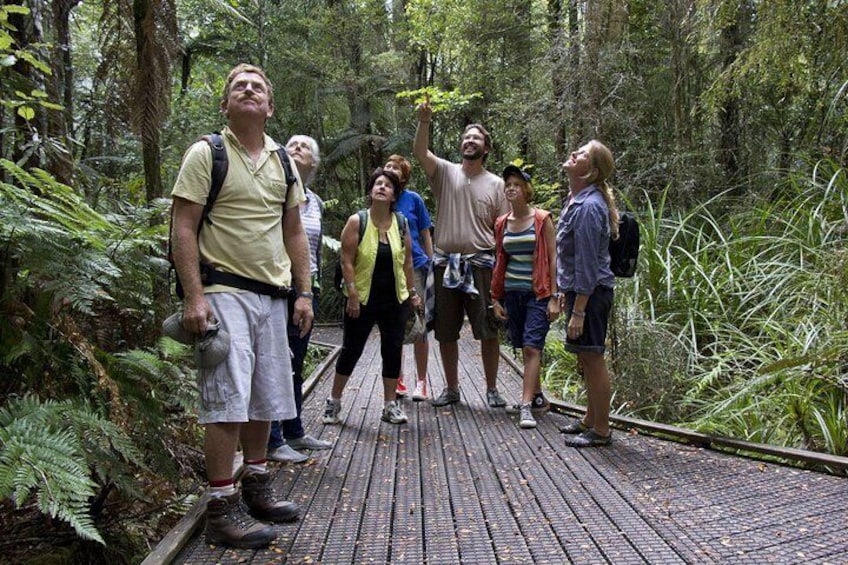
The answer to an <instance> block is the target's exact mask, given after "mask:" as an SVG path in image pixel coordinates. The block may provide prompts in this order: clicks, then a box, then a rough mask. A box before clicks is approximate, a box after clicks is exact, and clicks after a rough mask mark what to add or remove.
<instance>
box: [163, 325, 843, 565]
mask: <svg viewBox="0 0 848 565" xmlns="http://www.w3.org/2000/svg"><path fill="white" fill-rule="evenodd" d="M376 335H377V334H376V332H375V334H374V335H373V336H372V338H371V339H370V340H369V342H368V345H367V347H366V350H365V353H364V354H363V358H362V360H361V361H360V363H359V365H358V366H357V368H356V370H355V371H354V374H353V375H352V376H351V380H350V383H349V386H348V388H347V390H346V391H345V395H344V399H343V408H342V414H341V416H342V419H343V422H344V423H343V425H342V426H324V425H322V424H321V421H320V419H321V414H322V412H323V403H324V399H325V398H326V397H327V396H329V393H330V388H331V384H332V367H330V369H329V370H328V372H327V374H326V375H324V377H323V378H322V379H321V380H319V381H317V383H316V385H315V390H314V391H313V393H312V394H310V395H309V396H307V398H306V399H305V402H304V412H303V420H304V425H305V427H306V429H307V431H308V432H309V433H311V434H312V435H315V436H318V437H321V438H322V439H329V440H334V441H335V444H334V446H333V448H332V449H331V450H329V451H317V452H313V453H312V455H313V458H312V460H311V461H310V463H307V464H303V465H282V466H281V465H277V464H274V465H273V466H272V469H274V470H275V471H276V473H277V475H276V477H275V483H274V486H275V488H276V489H277V491H278V492H279V493H280V494H281V495H283V496H285V497H289V498H290V499H292V500H295V501H296V502H298V504H300V505H301V507H302V508H303V518H302V519H301V520H300V521H299V522H297V523H295V524H286V525H282V526H280V527H279V532H280V535H279V538H278V539H277V541H276V542H275V544H274V545H272V547H270V548H268V549H266V550H260V551H245V550H232V549H225V548H212V547H210V546H208V545H206V544H205V543H204V542H203V540H202V537H197V538H196V539H195V541H193V542H192V543H190V544H189V545H188V546H187V547H186V549H185V550H184V551H183V553H182V554H181V556H180V558H179V559H178V560H177V561H178V562H180V563H257V564H259V563H262V564H269V563H326V564H331V563H332V564H335V563H415V564H418V563H427V564H455V563H556V564H559V563H565V562H572V563H591V564H595V563H614V564H616V565H618V564H621V563H634V564H635V563H658V564H663V563H669V564H671V563H675V564H676V563H710V562H716V563H750V562H757V563H787V562H811V563H844V562H848V541H846V539H845V536H844V532H845V531H846V529H848V509H846V505H845V503H844V501H845V500H848V481H846V479H845V478H840V477H835V476H829V475H824V474H820V473H814V472H810V471H804V470H799V469H794V468H790V467H784V466H781V465H776V464H773V463H761V462H758V461H754V460H750V459H746V458H742V457H736V456H732V455H730V454H726V453H717V452H715V451H710V450H707V449H702V448H699V447H694V446H691V445H684V444H676V443H672V442H668V441H664V440H660V439H657V438H653V437H649V436H644V435H640V434H637V433H628V432H627V431H622V430H616V432H615V434H616V435H615V439H616V441H615V443H614V445H613V446H611V447H609V448H604V449H594V450H593V449H589V450H576V449H573V448H568V447H566V446H565V445H564V443H563V441H562V440H563V436H562V435H561V434H560V433H559V432H558V430H557V427H558V425H560V424H563V423H565V422H567V421H569V418H566V417H564V416H561V415H558V414H553V413H549V414H544V415H540V416H538V417H537V421H538V427H537V428H536V429H535V430H521V429H519V428H518V426H517V420H516V419H515V418H514V417H510V416H508V415H506V414H504V411H503V409H490V408H489V407H488V406H487V405H486V399H485V379H484V377H483V371H482V361H481V358H480V350H479V343H478V342H475V341H473V340H470V339H467V336H465V337H464V338H463V339H462V340H461V341H460V383H461V387H462V395H463V402H462V403H461V404H459V405H454V406H450V407H445V408H433V407H432V406H431V405H430V404H429V403H427V402H425V403H420V402H419V403H414V402H411V401H409V400H407V401H404V409H405V410H406V412H407V415H408V416H409V420H410V421H409V423H408V424H407V425H401V426H395V425H390V424H387V423H384V422H381V421H380V411H381V409H382V404H383V393H382V382H381V378H380V374H381V370H380V367H381V359H380V355H379V345H378V340H377V339H376ZM428 369H429V376H430V383H429V384H430V392H431V395H433V396H436V395H437V394H438V393H439V392H440V391H441V389H442V387H443V386H444V374H443V371H442V368H441V363H440V360H439V357H438V347H437V346H435V343H434V346H433V347H432V349H431V357H430V364H429V367H428ZM404 372H405V374H406V375H408V376H409V378H408V379H407V380H408V384H414V377H413V375H415V371H414V360H413V358H412V355H411V348H407V356H406V358H405V360H404ZM498 385H499V387H500V388H501V392H502V394H503V395H504V397H505V398H507V400H508V401H509V402H515V401H516V400H518V399H519V398H520V394H521V382H520V377H519V376H518V375H516V374H515V372H514V370H513V369H512V368H511V367H509V366H508V364H507V363H501V366H500V370H499V378H498ZM411 388H412V386H410V389H411Z"/></svg>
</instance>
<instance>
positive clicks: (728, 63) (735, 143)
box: [718, 0, 748, 196]
mask: <svg viewBox="0 0 848 565" xmlns="http://www.w3.org/2000/svg"><path fill="white" fill-rule="evenodd" d="M747 13H748V7H747V5H746V2H745V0H742V1H741V2H740V3H739V5H738V6H737V7H736V10H735V14H734V15H733V18H732V20H731V21H730V22H729V23H727V24H726V25H725V26H724V27H723V28H722V30H721V37H720V49H721V58H722V69H723V72H724V73H725V74H726V75H727V76H728V77H729V78H728V79H727V82H726V83H725V85H724V98H723V102H722V105H721V108H720V110H719V115H718V119H719V127H720V130H719V155H718V158H719V164H720V165H721V167H722V169H723V171H724V175H725V180H726V186H729V187H730V188H731V189H732V190H733V192H734V193H735V194H736V195H737V196H739V195H740V194H741V193H742V191H743V187H742V185H741V181H742V169H741V165H740V143H739V140H740V137H741V131H740V127H741V125H740V109H739V106H740V99H739V95H738V94H736V90H737V89H736V88H735V86H736V80H735V79H734V78H733V74H732V73H731V72H730V71H731V68H732V66H733V64H734V63H735V62H736V59H737V57H738V56H739V53H740V52H741V50H742V47H743V43H744V32H743V28H744V25H745V21H746V17H747Z"/></svg>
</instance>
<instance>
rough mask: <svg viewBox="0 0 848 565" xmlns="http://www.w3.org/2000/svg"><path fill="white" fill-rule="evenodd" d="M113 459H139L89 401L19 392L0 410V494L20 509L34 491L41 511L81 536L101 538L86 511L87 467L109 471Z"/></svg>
mask: <svg viewBox="0 0 848 565" xmlns="http://www.w3.org/2000/svg"><path fill="white" fill-rule="evenodd" d="M118 458H123V459H124V460H128V461H134V462H136V463H138V462H139V461H140V456H139V454H138V453H137V452H136V450H135V449H134V448H133V446H132V444H131V442H130V440H129V438H128V437H127V436H126V435H125V434H124V433H123V432H122V431H121V430H120V429H119V428H117V427H116V426H115V425H114V424H112V423H111V422H109V421H108V420H105V419H103V418H101V417H99V416H97V415H96V414H94V413H93V412H92V410H91V407H89V406H86V405H76V404H75V403H74V402H72V401H70V400H66V401H61V402H58V401H53V400H48V401H44V402H42V401H41V400H39V399H38V398H36V397H34V396H24V397H20V398H13V399H11V400H10V401H9V402H8V403H7V404H6V405H5V406H4V407H3V408H2V409H0V497H2V498H9V499H11V500H12V501H14V503H15V506H16V507H18V508H21V507H22V506H24V504H26V502H27V500H28V498H29V497H30V495H31V494H33V493H35V499H36V505H37V506H38V509H39V510H40V511H41V512H43V513H44V514H47V515H49V516H51V517H53V518H59V519H61V520H63V521H65V522H67V523H68V524H70V525H71V526H72V527H73V528H74V530H75V531H76V532H77V534H78V535H79V536H81V537H83V538H85V539H90V540H95V541H98V542H100V543H104V542H103V538H102V537H101V535H100V533H99V532H98V531H97V528H96V527H95V525H94V522H93V520H92V518H91V515H90V514H89V504H90V501H89V499H90V498H92V497H93V496H94V495H95V488H96V486H97V485H96V483H95V482H94V481H93V480H92V478H91V476H90V474H91V471H94V472H95V473H96V474H98V475H100V476H112V475H114V473H115V468H114V462H115V461H116V460H117V459H118ZM124 479H125V480H124V482H125V483H127V484H130V483H131V479H132V477H131V476H130V477H124Z"/></svg>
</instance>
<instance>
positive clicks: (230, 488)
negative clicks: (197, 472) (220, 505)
mask: <svg viewBox="0 0 848 565" xmlns="http://www.w3.org/2000/svg"><path fill="white" fill-rule="evenodd" d="M235 493H236V485H234V484H231V485H227V486H225V487H209V496H212V497H214V498H222V497H225V496H230V495H231V494H235Z"/></svg>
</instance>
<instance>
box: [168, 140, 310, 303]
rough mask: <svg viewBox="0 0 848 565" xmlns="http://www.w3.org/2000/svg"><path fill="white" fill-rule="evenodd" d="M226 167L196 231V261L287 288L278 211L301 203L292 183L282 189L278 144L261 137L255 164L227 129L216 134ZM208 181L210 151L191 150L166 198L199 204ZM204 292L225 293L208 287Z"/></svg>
mask: <svg viewBox="0 0 848 565" xmlns="http://www.w3.org/2000/svg"><path fill="white" fill-rule="evenodd" d="M222 137H223V139H224V146H225V147H226V149H227V160H228V163H229V167H228V171H227V177H226V179H225V180H224V184H223V186H222V187H221V192H220V193H219V194H218V198H217V199H216V200H215V205H214V206H213V207H212V211H211V213H210V214H209V218H210V220H212V223H211V224H209V223H205V224H204V226H203V229H201V231H200V237H199V240H198V242H199V246H200V258H201V261H203V262H204V263H208V264H210V265H212V266H213V267H214V268H215V269H217V270H220V271H223V272H227V273H233V274H237V275H241V276H243V277H247V278H250V279H254V280H257V281H261V282H264V283H268V284H272V285H275V286H290V285H291V260H290V259H289V256H288V254H287V253H286V248H285V245H284V244H283V223H282V218H283V214H282V211H283V208H284V207H285V208H286V209H290V208H295V207H297V206H299V205H300V203H301V202H304V201H305V200H306V198H305V195H304V190H303V184H302V183H301V181H300V176H299V175H298V172H297V167H295V166H292V170H293V172H294V174H295V176H296V177H297V179H298V181H297V183H296V184H295V186H293V187H291V189H290V190H287V187H286V183H285V172H284V170H283V167H282V165H281V164H280V161H279V159H277V157H276V156H275V155H274V152H275V151H276V149H277V147H278V145H277V143H276V142H275V141H274V140H272V139H271V138H270V137H269V136H267V135H266V136H265V147H264V148H263V149H262V154H261V156H260V157H259V159H258V161H257V162H256V163H254V162H253V160H252V159H251V158H250V156H249V155H248V153H247V151H246V150H245V149H244V148H243V147H242V146H241V144H240V143H239V141H238V139H237V138H236V137H235V135H233V134H232V132H230V131H229V129H227V128H224V130H223V132H222ZM211 182H212V150H211V148H210V147H209V144H208V143H207V142H206V141H199V142H197V143H195V144H194V145H192V146H191V147H190V148H189V149H188V151H187V152H186V154H185V157H184V158H183V163H182V166H181V167H180V172H179V175H178V176H177V181H176V183H174V189H173V191H172V192H171V194H172V196H179V197H180V198H185V199H186V200H189V201H191V202H195V203H197V204H201V205H205V204H206V198H207V196H208V195H209V188H210V185H211ZM204 290H205V292H221V291H230V290H233V289H230V288H229V287H224V286H221V285H213V286H208V287H205V289H204Z"/></svg>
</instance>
